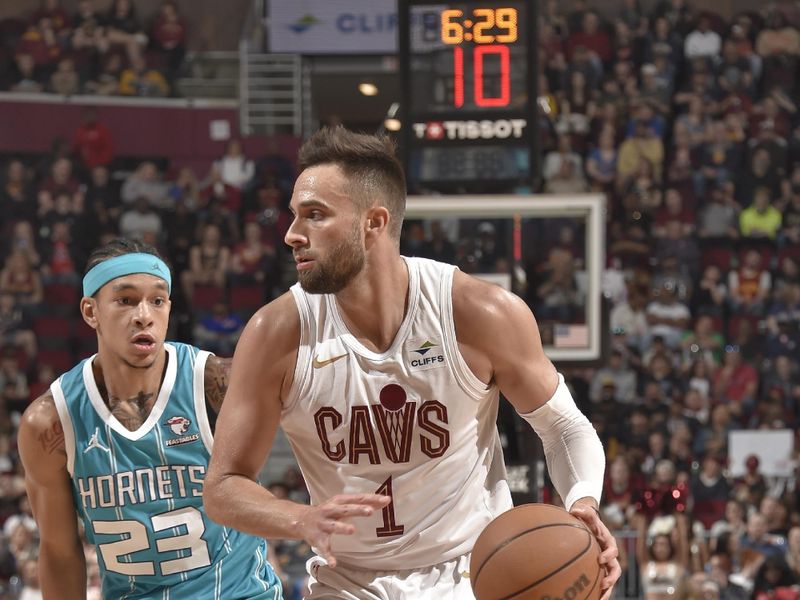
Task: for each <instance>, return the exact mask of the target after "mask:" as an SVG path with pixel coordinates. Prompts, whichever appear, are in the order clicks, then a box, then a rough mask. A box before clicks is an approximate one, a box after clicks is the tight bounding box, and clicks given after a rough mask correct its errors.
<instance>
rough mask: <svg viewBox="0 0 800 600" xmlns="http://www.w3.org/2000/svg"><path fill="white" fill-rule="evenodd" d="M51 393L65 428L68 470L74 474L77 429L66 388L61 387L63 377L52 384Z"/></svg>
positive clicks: (62, 426)
mask: <svg viewBox="0 0 800 600" xmlns="http://www.w3.org/2000/svg"><path fill="white" fill-rule="evenodd" d="M62 377H63V375H62ZM50 393H51V394H53V402H54V403H55V405H56V411H57V412H58V418H59V420H60V421H61V429H63V430H64V449H65V450H66V452H67V471H68V472H69V474H70V476H72V474H73V473H74V471H75V429H74V428H73V427H72V417H70V415H69V408H67V398H66V396H64V390H63V389H61V377H59V378H58V379H56V380H55V381H54V382H53V383H52V384H50Z"/></svg>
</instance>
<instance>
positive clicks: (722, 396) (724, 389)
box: [714, 346, 758, 422]
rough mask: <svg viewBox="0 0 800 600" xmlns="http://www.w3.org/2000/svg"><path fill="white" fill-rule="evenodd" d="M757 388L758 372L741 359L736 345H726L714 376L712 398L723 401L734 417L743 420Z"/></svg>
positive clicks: (753, 400)
mask: <svg viewBox="0 0 800 600" xmlns="http://www.w3.org/2000/svg"><path fill="white" fill-rule="evenodd" d="M757 390H758V372H757V371H756V370H755V369H754V368H753V366H752V365H750V364H749V363H747V362H744V361H743V360H742V355H741V354H740V352H739V348H738V346H726V347H725V355H724V357H723V360H722V367H720V368H719V369H718V370H717V372H716V374H715V376H714V398H715V399H716V400H717V401H718V402H724V403H725V404H726V405H727V406H728V408H729V409H730V411H731V414H732V415H733V416H734V418H737V419H739V420H740V421H742V422H743V419H745V418H746V417H747V415H748V411H749V410H750V409H752V407H753V403H754V402H755V398H756V391H757Z"/></svg>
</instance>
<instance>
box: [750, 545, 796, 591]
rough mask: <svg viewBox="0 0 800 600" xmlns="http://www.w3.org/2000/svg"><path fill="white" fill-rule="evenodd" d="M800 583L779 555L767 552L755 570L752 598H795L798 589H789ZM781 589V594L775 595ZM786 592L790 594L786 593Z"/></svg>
mask: <svg viewBox="0 0 800 600" xmlns="http://www.w3.org/2000/svg"><path fill="white" fill-rule="evenodd" d="M797 585H800V580H798V579H797V577H796V576H795V575H794V573H793V572H792V569H791V567H789V565H788V564H786V559H785V558H784V557H783V556H780V555H773V554H772V553H769V554H767V555H766V557H765V558H764V562H763V563H762V564H761V566H760V567H759V568H758V571H756V576H755V578H754V581H753V598H754V599H755V600H771V599H772V598H797V597H798V591H797V589H796V587H795V589H789V588H792V587H794V586H797ZM781 590H783V591H784V594H783V595H780V596H779V595H777V594H778V593H779V592H780V591H781ZM786 593H788V594H790V595H786Z"/></svg>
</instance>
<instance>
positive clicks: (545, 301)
mask: <svg viewBox="0 0 800 600" xmlns="http://www.w3.org/2000/svg"><path fill="white" fill-rule="evenodd" d="M492 266H493V265H492ZM487 267H489V265H487ZM489 269H490V270H489V271H488V272H492V271H493V270H494V269H493V268H491V267H489ZM542 278H543V282H542V283H541V284H540V285H539V286H538V287H537V288H536V295H537V296H538V297H539V300H540V302H539V304H538V305H537V309H538V310H537V314H539V315H540V316H541V318H542V319H557V320H560V321H562V322H566V323H570V322H572V321H573V319H574V317H573V313H574V312H575V311H576V310H577V308H578V306H580V305H581V293H580V290H579V289H578V285H577V282H576V279H575V265H574V262H573V257H572V255H571V254H570V253H569V252H567V251H565V250H563V249H559V248H555V249H552V250H551V251H550V253H549V255H548V260H547V263H546V264H545V265H543V267H542Z"/></svg>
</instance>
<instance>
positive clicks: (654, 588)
mask: <svg viewBox="0 0 800 600" xmlns="http://www.w3.org/2000/svg"><path fill="white" fill-rule="evenodd" d="M686 575H687V573H686V567H685V566H684V565H682V564H681V563H680V560H679V559H678V557H677V556H676V553H675V547H674V545H673V541H672V538H671V537H670V535H669V534H666V533H659V534H656V535H654V536H653V538H652V540H651V541H650V543H649V545H648V551H647V560H646V562H644V563H643V565H642V573H641V578H642V591H643V592H644V598H645V600H663V599H664V598H669V597H671V596H673V595H674V594H675V593H676V592H677V591H678V590H679V589H681V588H682V587H683V585H684V579H685V578H686Z"/></svg>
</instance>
